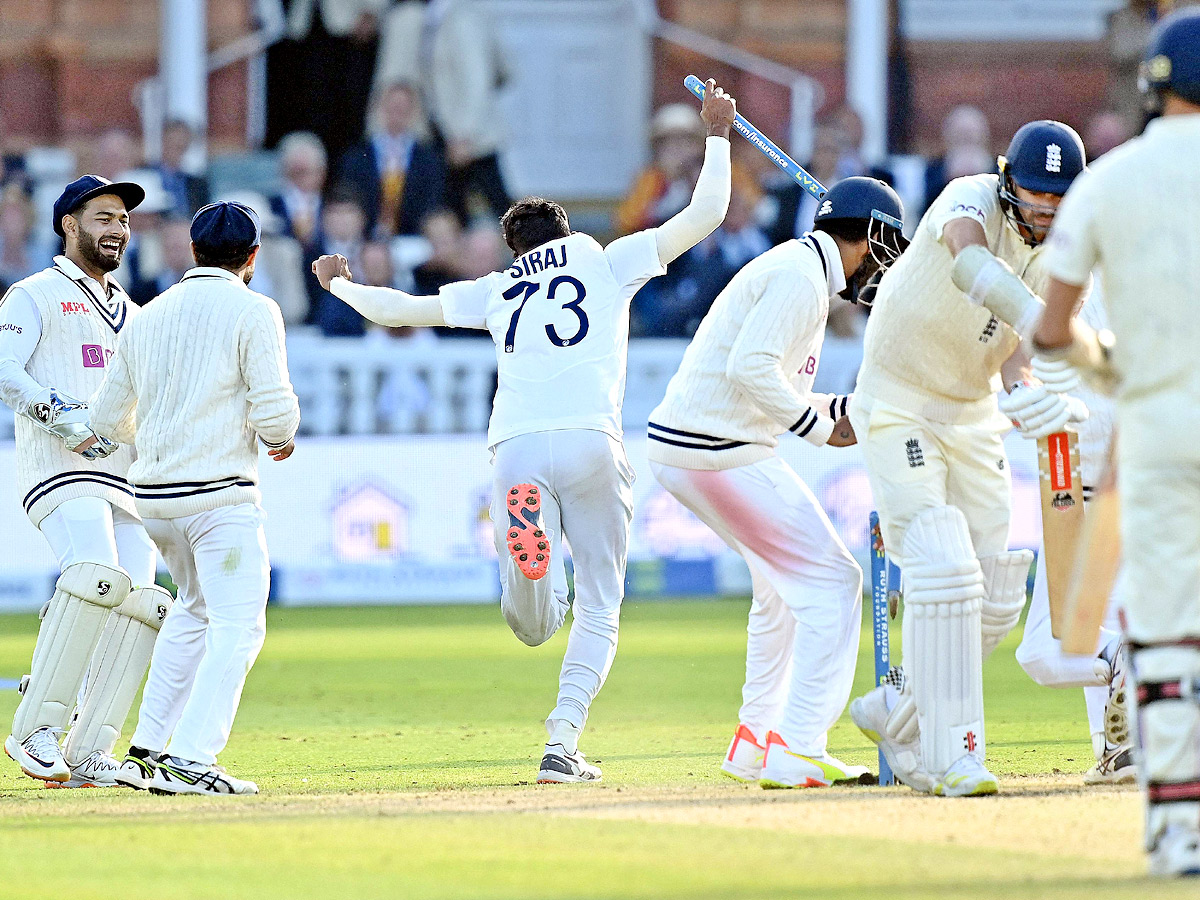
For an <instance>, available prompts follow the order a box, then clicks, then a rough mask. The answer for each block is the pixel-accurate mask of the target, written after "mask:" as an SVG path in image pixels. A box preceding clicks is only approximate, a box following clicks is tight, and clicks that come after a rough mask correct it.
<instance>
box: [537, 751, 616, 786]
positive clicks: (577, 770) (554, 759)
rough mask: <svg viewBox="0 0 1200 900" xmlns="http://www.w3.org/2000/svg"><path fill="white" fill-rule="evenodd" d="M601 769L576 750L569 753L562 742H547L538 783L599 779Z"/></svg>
mask: <svg viewBox="0 0 1200 900" xmlns="http://www.w3.org/2000/svg"><path fill="white" fill-rule="evenodd" d="M600 779H601V774H600V769H599V768H598V767H597V766H593V765H592V764H591V763H589V762H588V761H587V760H586V759H584V757H583V754H582V753H580V752H579V751H578V750H576V751H575V752H574V753H568V752H567V748H566V747H564V746H563V745H562V744H547V745H546V755H545V756H543V757H542V766H541V769H539V770H538V778H537V783H538V784H571V783H573V782H576V781H599V780H600Z"/></svg>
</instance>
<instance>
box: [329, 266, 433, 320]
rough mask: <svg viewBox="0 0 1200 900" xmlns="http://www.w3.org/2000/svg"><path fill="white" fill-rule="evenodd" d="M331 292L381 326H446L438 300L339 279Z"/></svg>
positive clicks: (330, 289)
mask: <svg viewBox="0 0 1200 900" xmlns="http://www.w3.org/2000/svg"><path fill="white" fill-rule="evenodd" d="M329 292H330V293H331V294H333V295H334V296H335V297H337V298H338V299H340V300H343V301H345V302H346V303H347V304H349V305H350V306H351V307H353V308H354V309H355V310H357V311H358V312H359V313H360V314H362V316H363V317H365V318H367V319H370V320H371V321H372V322H377V323H378V324H380V325H387V326H389V327H396V326H401V325H413V326H434V325H445V324H446V319H445V317H444V316H443V314H442V303H441V300H440V298H438V297H414V296H413V295H412V294H406V293H405V292H404V291H397V290H393V289H392V288H383V287H370V286H368V285H363V284H355V283H354V282H353V281H348V280H347V279H345V278H342V277H340V276H339V277H337V278H334V279H333V280H332V281H331V282H330V283H329Z"/></svg>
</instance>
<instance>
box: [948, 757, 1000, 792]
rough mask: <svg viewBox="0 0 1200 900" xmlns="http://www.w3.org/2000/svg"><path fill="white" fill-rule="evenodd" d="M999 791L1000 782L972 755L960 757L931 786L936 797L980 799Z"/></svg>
mask: <svg viewBox="0 0 1200 900" xmlns="http://www.w3.org/2000/svg"><path fill="white" fill-rule="evenodd" d="M999 791H1000V782H999V781H998V780H997V779H996V776H995V775H993V774H992V773H991V772H989V771H988V770H987V768H986V767H985V766H984V764H983V763H982V762H981V761H980V759H979V757H978V756H976V755H975V754H974V753H967V754H965V755H963V756H960V757H959V758H958V759H957V760H955V761H954V762H953V763H951V764H950V768H948V769H947V770H946V771H945V772H944V773H943V774H942V777H941V778H939V779H938V780H937V783H936V784H935V785H934V786H933V793H934V795H935V796H937V797H982V796H985V795H987V794H995V793H998V792H999Z"/></svg>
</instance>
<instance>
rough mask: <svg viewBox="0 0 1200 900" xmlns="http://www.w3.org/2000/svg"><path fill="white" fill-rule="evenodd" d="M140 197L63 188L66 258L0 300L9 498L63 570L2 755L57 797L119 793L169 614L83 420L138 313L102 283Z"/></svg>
mask: <svg viewBox="0 0 1200 900" xmlns="http://www.w3.org/2000/svg"><path fill="white" fill-rule="evenodd" d="M145 196H146V194H145V191H144V190H143V189H142V188H141V187H140V186H138V185H136V184H133V183H131V182H122V183H117V184H114V183H112V182H110V181H108V180H107V179H105V178H101V177H99V176H97V175H84V176H83V177H82V178H79V179H77V180H75V181H73V182H71V183H70V184H69V185H67V187H66V189H65V190H63V192H62V196H60V197H59V198H58V200H56V201H55V203H54V230H55V232H56V233H57V234H58V235H59V237H61V238H62V239H63V254H62V255H61V256H56V257H55V258H54V265H53V266H51V267H50V268H48V269H45V270H44V271H42V272H38V273H37V274H36V275H31V276H29V277H28V278H25V279H23V280H22V281H19V282H17V283H16V284H15V285H13V287H12V288H11V289H10V290H9V291H8V293H7V294H6V295H5V296H4V299H3V300H2V301H0V396H2V397H3V399H4V402H5V403H7V404H8V405H9V406H11V407H12V408H13V410H14V411H16V412H17V413H19V415H18V417H17V420H16V436H17V472H16V480H17V486H18V488H19V490H20V491H21V492H22V494H24V498H25V500H24V506H25V512H26V514H27V515H28V516H29V519H30V521H32V522H33V524H34V525H36V526H37V527H38V528H39V529H41V532H42V534H43V535H44V536H45V538H46V541H47V543H49V545H50V549H51V550H53V551H54V555H55V556H56V557H57V558H58V564H59V568H60V569H61V572H62V574H61V575H60V576H59V579H58V582H57V584H56V585H55V591H54V596H53V597H52V598H51V600H50V602H49V603H48V604H47V605H46V606H45V607H44V608H43V610H42V625H41V628H40V629H39V631H38V639H37V644H36V645H35V647H34V651H33V663H32V669H31V672H30V675H29V678H28V680H27V681H25V682H24V687H23V696H22V698H21V704H20V706H18V707H17V714H16V717H15V718H14V720H13V727H12V734H11V735H10V736H9V737H8V739H7V740H6V741H5V742H4V750H5V752H6V753H7V754H8V755H9V756H10V757H12V758H13V759H14V760H15V761H16V762H17V764H18V765H19V766H20V767H21V769H22V771H24V772H25V774H26V775H29V776H30V777H32V778H38V779H42V780H43V781H45V782H46V783H47V784H52V785H55V786H64V787H111V786H113V785H115V784H116V782H115V780H114V778H115V775H116V772H117V767H118V763H117V762H116V760H114V759H113V758H112V750H113V746H114V745H115V744H116V741H117V738H118V737H119V736H120V733H121V727H122V726H123V725H124V724H125V716H126V714H127V713H128V712H129V707H130V706H131V705H132V703H133V698H134V695H135V694H136V693H137V689H138V686H139V685H140V684H141V681H142V676H143V675H144V674H145V672H146V666H147V665H148V664H149V662H150V651H151V648H152V647H153V645H154V638H155V636H156V634H157V632H158V627H159V624H160V623H161V621H162V618H163V616H164V615H165V614H166V610H167V608H168V607H169V606H170V605H171V595H170V594H168V593H167V592H166V591H164V590H162V589H161V588H157V587H155V586H154V571H155V554H154V545H153V544H152V543H151V542H150V539H149V538H148V537H147V536H146V531H145V529H144V528H143V527H142V523H141V521H140V520H139V519H138V514H137V509H136V508H135V506H134V501H133V491H132V490H131V488H130V486H129V482H128V481H126V471H127V470H128V468H129V464H130V462H131V461H132V458H133V454H132V453H131V451H130V448H129V447H127V446H118V445H117V444H115V443H113V442H111V441H109V440H107V439H105V438H104V437H101V436H99V433H98V432H97V431H95V430H94V429H93V427H92V426H91V425H89V422H88V409H87V400H88V398H89V397H90V396H91V394H92V392H93V391H95V389H96V388H97V387H99V385H100V382H101V380H102V378H103V376H104V373H105V371H106V370H107V367H108V366H109V365H111V364H112V355H113V352H114V351H115V350H116V347H117V336H118V334H120V333H122V332H123V331H124V330H126V329H128V327H129V325H130V324H131V323H132V322H133V321H134V317H135V316H136V314H137V312H138V308H137V307H136V306H135V305H134V304H133V303H131V302H130V300H129V297H128V295H127V294H126V293H125V291H124V290H123V289H122V288H121V286H120V285H119V284H117V282H116V281H115V280H114V279H113V277H112V275H111V273H112V272H113V271H114V270H115V269H116V268H117V267H118V266H119V265H120V264H121V256H122V254H123V253H124V252H125V247H126V245H127V244H128V243H129V210H131V209H133V208H135V207H136V206H137V205H138V204H139V203H141V202H142V200H143V199H144V198H145ZM89 663H90V666H91V668H90V669H89ZM85 675H86V690H85V691H84V693H83V696H82V703H81V704H80V705H79V707H78V714H79V717H78V720H77V721H76V722H75V725H74V727H72V728H71V730H70V733H69V734H68V735H67V740H66V743H65V745H64V746H62V747H60V746H59V735H60V734H62V733H63V732H64V731H65V730H66V729H67V726H68V724H69V722H70V719H71V713H72V711H73V710H75V709H76V703H77V696H78V695H79V692H80V687H81V685H83V684H84V681H85Z"/></svg>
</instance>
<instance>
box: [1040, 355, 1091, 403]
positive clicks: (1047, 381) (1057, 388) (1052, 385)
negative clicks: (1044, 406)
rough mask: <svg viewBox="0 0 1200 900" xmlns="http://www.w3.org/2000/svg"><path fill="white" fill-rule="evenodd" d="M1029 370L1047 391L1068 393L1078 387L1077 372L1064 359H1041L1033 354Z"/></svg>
mask: <svg viewBox="0 0 1200 900" xmlns="http://www.w3.org/2000/svg"><path fill="white" fill-rule="evenodd" d="M1030 372H1031V373H1032V375H1033V377H1034V378H1036V379H1037V380H1038V381H1040V382H1041V383H1042V384H1043V385H1044V386H1045V388H1046V390H1048V391H1053V392H1054V393H1056V394H1070V393H1071V392H1073V391H1075V390H1076V389H1077V388H1078V387H1079V372H1078V371H1076V369H1075V367H1074V366H1073V365H1071V364H1070V363H1069V362H1067V361H1066V360H1065V359H1042V357H1040V356H1035V357H1034V358H1033V361H1032V363H1031V364H1030Z"/></svg>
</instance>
